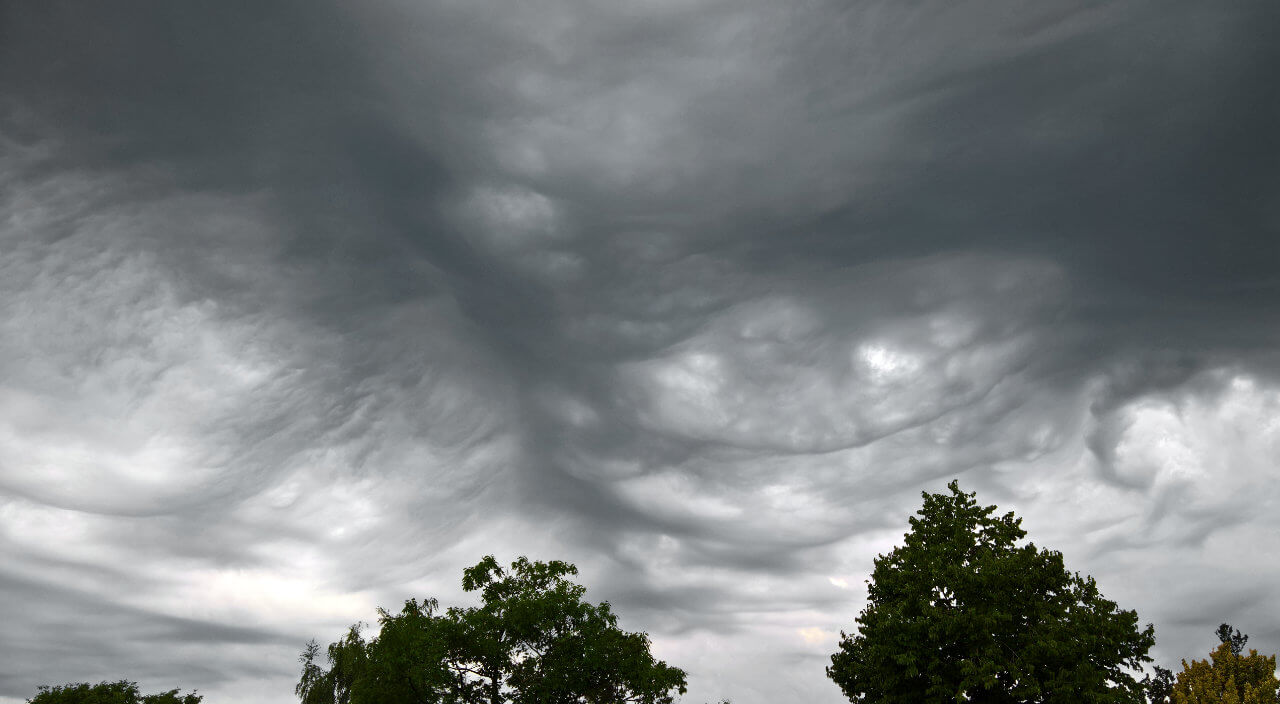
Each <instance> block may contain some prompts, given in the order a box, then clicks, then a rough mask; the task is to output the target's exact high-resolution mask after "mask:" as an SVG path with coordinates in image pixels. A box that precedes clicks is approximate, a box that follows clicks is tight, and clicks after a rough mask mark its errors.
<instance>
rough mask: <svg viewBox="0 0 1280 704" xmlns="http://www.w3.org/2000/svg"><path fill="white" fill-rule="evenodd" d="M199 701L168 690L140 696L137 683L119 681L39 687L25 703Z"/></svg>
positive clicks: (164, 703) (197, 697)
mask: <svg viewBox="0 0 1280 704" xmlns="http://www.w3.org/2000/svg"><path fill="white" fill-rule="evenodd" d="M201 699H203V697H201V696H200V695H198V694H196V693H195V692H191V693H190V694H180V693H179V692H178V690H176V689H171V690H169V691H168V692H160V693H159V694H146V695H144V694H142V693H140V692H139V691H138V684H137V683H136V682H130V681H128V680H120V681H119V682H99V683H98V684H89V683H88V682H73V683H71V684H62V685H57V686H54V687H50V686H48V685H42V686H40V687H39V688H38V693H37V694H36V696H34V697H32V698H30V699H28V700H27V702H28V704H200V700H201Z"/></svg>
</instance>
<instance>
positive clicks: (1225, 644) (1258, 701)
mask: <svg viewBox="0 0 1280 704" xmlns="http://www.w3.org/2000/svg"><path fill="white" fill-rule="evenodd" d="M1216 635H1217V636H1218V639H1219V640H1220V641H1221V643H1220V644H1219V645H1218V647H1217V648H1215V649H1214V650H1213V652H1211V653H1209V660H1194V661H1192V662H1191V664H1189V665H1188V664H1187V661H1186V660H1183V661H1182V672H1179V673H1178V679H1177V681H1176V682H1174V685H1173V691H1172V693H1171V695H1172V696H1171V697H1170V699H1171V701H1172V702H1173V704H1277V702H1280V680H1277V679H1276V656H1274V655H1270V656H1262V655H1259V654H1258V651H1256V650H1253V649H1250V650H1249V654H1248V655H1241V654H1240V653H1241V651H1242V650H1243V649H1244V644H1245V642H1246V641H1248V640H1249V636H1243V635H1241V634H1240V631H1236V632H1235V633H1234V634H1232V632H1231V626H1229V625H1227V624H1225V623H1224V624H1222V625H1221V626H1219V627H1218V630H1217V632H1216Z"/></svg>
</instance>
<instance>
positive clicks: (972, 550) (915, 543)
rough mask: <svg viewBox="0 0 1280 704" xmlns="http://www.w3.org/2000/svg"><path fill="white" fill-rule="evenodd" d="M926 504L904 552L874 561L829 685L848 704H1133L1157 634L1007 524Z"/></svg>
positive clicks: (942, 498) (937, 500)
mask: <svg viewBox="0 0 1280 704" xmlns="http://www.w3.org/2000/svg"><path fill="white" fill-rule="evenodd" d="M948 488H949V489H950V494H949V495H948V494H929V493H925V494H924V507H923V508H922V509H921V510H920V511H919V512H918V514H919V517H918V518H917V517H912V518H911V519H910V523H911V531H910V532H908V533H907V534H906V536H905V544H904V545H903V546H901V547H898V548H895V549H894V550H893V551H892V552H890V553H889V554H888V555H880V556H878V557H877V558H876V560H875V570H874V572H873V573H872V579H871V580H870V581H869V582H868V584H869V599H868V604H867V606H866V608H865V609H864V610H863V611H862V613H861V614H860V615H859V616H858V618H857V621H856V622H857V624H858V628H857V633H856V634H846V633H842V634H841V636H842V638H843V639H842V641H841V643H840V651H839V652H837V653H836V654H834V655H833V656H832V657H831V666H830V667H829V668H827V675H828V676H829V677H830V678H831V679H832V680H834V681H835V682H836V684H838V685H839V686H840V688H841V690H842V691H843V692H844V693H845V695H846V696H848V697H849V699H850V701H853V702H875V703H876V704H897V703H901V704H929V703H931V702H937V703H941V702H958V701H966V700H967V701H970V702H1044V703H1052V704H1057V703H1059V702H1061V703H1063V704H1066V703H1068V702H1070V703H1072V704H1076V703H1085V702H1093V703H1096V704H1112V703H1114V704H1122V703H1123V704H1128V703H1133V704H1139V703H1140V702H1142V701H1143V687H1142V685H1141V684H1140V683H1139V682H1137V681H1135V680H1134V678H1133V677H1132V675H1130V674H1129V671H1128V670H1134V669H1137V668H1139V667H1140V666H1141V664H1142V663H1143V662H1149V661H1150V658H1149V657H1147V651H1148V650H1149V649H1150V648H1151V646H1152V645H1153V644H1154V643H1155V635H1154V628H1153V627H1152V626H1150V625H1148V626H1147V627H1146V628H1145V629H1143V630H1139V628H1138V617H1137V614H1136V613H1135V612H1133V611H1122V610H1119V609H1118V608H1117V607H1116V604H1115V603H1114V602H1111V601H1108V600H1107V599H1104V598H1103V597H1102V596H1101V594H1099V592H1098V587H1097V585H1096V584H1095V583H1094V581H1093V579H1092V578H1091V577H1083V578H1082V577H1080V575H1079V574H1072V573H1069V572H1067V571H1066V569H1065V568H1064V567H1063V562H1062V555H1061V554H1060V553H1058V552H1053V551H1048V550H1041V549H1038V548H1036V546H1035V544H1033V543H1032V544H1026V545H1018V542H1019V541H1020V540H1022V538H1024V537H1025V536H1026V531H1024V530H1022V528H1021V519H1018V518H1015V517H1014V515H1013V514H1012V513H1008V514H1005V515H1003V516H993V515H992V514H993V512H994V511H995V508H996V507H995V506H986V507H983V506H979V505H978V504H977V502H976V500H975V499H974V494H965V493H963V492H961V491H960V489H959V487H958V485H957V483H956V482H954V481H953V482H951V483H950V484H949V485H948Z"/></svg>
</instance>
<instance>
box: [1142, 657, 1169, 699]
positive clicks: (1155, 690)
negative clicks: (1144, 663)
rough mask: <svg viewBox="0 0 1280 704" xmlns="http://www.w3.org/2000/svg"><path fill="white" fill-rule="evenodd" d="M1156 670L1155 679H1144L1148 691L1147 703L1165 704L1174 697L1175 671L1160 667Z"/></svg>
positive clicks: (1157, 666)
mask: <svg viewBox="0 0 1280 704" xmlns="http://www.w3.org/2000/svg"><path fill="white" fill-rule="evenodd" d="M1154 669H1155V672H1156V676H1155V677H1149V676H1148V677H1144V678H1143V679H1142V682H1143V684H1144V685H1145V686H1146V689H1147V701H1148V702H1149V703H1150V704H1165V702H1167V701H1169V698H1170V697H1172V696H1173V671H1172V670H1169V669H1167V668H1164V667H1160V666H1159V665H1156V666H1155V668H1154Z"/></svg>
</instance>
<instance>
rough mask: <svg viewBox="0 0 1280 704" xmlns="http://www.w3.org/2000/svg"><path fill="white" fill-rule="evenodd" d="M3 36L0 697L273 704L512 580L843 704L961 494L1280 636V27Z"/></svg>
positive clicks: (1002, 16)
mask: <svg viewBox="0 0 1280 704" xmlns="http://www.w3.org/2000/svg"><path fill="white" fill-rule="evenodd" d="M113 5H114V6H113ZM0 13H2V15H0V96H3V97H2V98H0V194H3V195H0V252H2V253H3V257H0V536H3V542H0V544H2V545H3V546H4V547H3V551H4V552H3V555H4V558H5V559H4V560H3V561H2V562H0V564H3V565H4V566H3V567H0V591H3V594H4V596H5V598H4V599H0V602H3V603H5V604H8V605H11V606H10V609H9V611H7V612H6V619H7V622H8V623H12V624H14V629H15V630H13V631H12V633H13V634H14V635H12V636H11V637H10V638H6V639H5V640H4V643H3V644H2V645H0V648H3V653H4V655H5V657H4V660H5V662H6V665H5V670H4V672H3V673H0V697H11V698H15V699H14V700H15V701H16V700H17V699H18V698H23V697H26V696H29V695H30V694H31V693H32V692H33V691H34V688H35V685H37V684H39V683H41V682H54V681H61V680H72V679H95V678H114V677H129V678H134V679H139V680H141V681H142V683H143V684H144V685H145V687H144V688H152V689H154V688H170V687H173V686H183V687H199V688H201V690H202V691H203V692H205V693H207V694H208V695H209V696H210V699H211V700H212V699H228V700H237V701H248V702H253V701H262V702H268V701H270V702H275V701H284V700H287V699H288V698H289V696H290V692H291V686H292V680H291V677H292V672H293V669H294V660H293V658H294V657H295V656H296V650H297V649H299V648H300V647H301V645H302V644H303V643H304V642H305V641H306V640H307V639H308V638H311V637H317V638H321V639H325V638H334V637H336V636H337V635H338V634H339V633H340V632H341V628H342V627H343V625H345V624H347V623H350V622H352V621H354V620H357V619H367V618H369V617H370V616H371V615H372V614H373V608H374V606H375V605H378V604H381V605H385V606H393V605H394V604H395V603H396V602H398V601H399V600H401V599H403V598H407V597H408V596H412V595H417V596H422V595H435V596H439V597H440V598H441V599H442V600H443V601H446V602H447V601H450V600H457V599H461V598H463V595H461V594H460V591H459V585H458V584H457V577H458V574H459V568H461V567H462V566H464V565H466V564H469V563H470V562H471V561H474V560H475V559H476V558H478V557H479V556H480V555H482V554H485V553H490V552H494V553H498V554H499V556H500V557H501V556H514V555H516V554H521V553H529V554H531V555H534V556H540V557H546V558H551V557H556V558H564V559H569V560H572V561H574V562H576V563H578V564H579V565H580V566H581V567H582V569H583V578H584V581H585V583H586V584H588V586H589V588H590V592H589V594H591V595H592V596H593V597H595V598H608V599H610V600H612V601H613V602H614V604H615V605H616V606H617V609H618V611H619V612H620V613H621V614H622V617H623V620H624V622H625V623H626V625H628V626H629V627H633V628H643V629H646V630H648V631H650V633H651V634H652V635H653V638H654V641H655V646H656V648H657V649H658V650H659V652H660V654H661V655H662V656H663V657H667V658H669V659H670V660H672V661H673V662H675V663H676V664H679V665H682V666H685V667H688V668H689V669H690V671H691V673H692V677H691V683H692V685H693V691H692V692H691V695H690V697H689V701H703V700H709V699H712V698H715V697H722V696H724V697H730V698H732V699H733V700H734V701H736V702H742V703H744V704H750V703H751V702H762V701H814V702H835V701H838V699H839V694H838V692H836V691H835V688H834V687H831V686H830V685H829V683H827V682H826V681H825V679H824V678H823V676H822V667H823V664H824V662H825V658H826V655H827V654H828V653H830V652H831V651H832V650H833V648H834V645H835V641H836V637H837V632H838V631H839V630H840V629H841V628H845V629H848V628H849V627H850V626H851V624H852V618H853V616H854V615H855V614H856V613H857V611H858V609H859V608H860V607H861V604H862V602H861V599H862V598H863V592H862V586H861V585H862V580H863V579H865V578H866V576H867V573H868V571H869V569H870V563H871V558H872V557H873V556H874V555H875V554H876V553H877V552H883V551H885V550H887V549H889V548H890V547H891V546H892V545H893V544H895V542H896V541H897V540H899V539H900V536H901V533H902V532H903V531H904V530H905V528H906V522H905V521H906V517H907V516H908V515H909V514H910V513H911V512H912V511H914V510H915V508H916V507H917V505H918V492H919V491H920V490H921V489H929V490H936V489H937V488H938V487H941V486H942V485H943V484H944V483H945V482H946V481H947V480H948V479H950V478H951V477H955V476H960V477H961V480H962V483H963V484H964V486H966V487H971V488H975V489H977V490H978V491H979V492H980V497H981V498H982V499H984V500H986V501H990V502H994V503H998V504H1000V505H1001V507H1002V508H1009V509H1013V510H1017V511H1019V513H1020V514H1022V515H1024V516H1026V519H1027V527H1028V528H1029V530H1030V531H1031V535H1032V537H1033V538H1034V539H1035V540H1036V541H1037V542H1038V543H1040V544H1045V545H1050V546H1053V547H1058V548H1060V549H1062V550H1063V551H1064V553H1065V554H1066V558H1067V561H1068V564H1070V565H1071V566H1072V568H1073V569H1079V570H1081V571H1085V572H1089V573H1092V574H1095V575H1096V576H1098V578H1099V579H1100V581H1101V584H1102V586H1103V588H1104V591H1105V592H1106V593H1107V594H1108V596H1110V597H1112V598H1115V599H1117V600H1118V601H1119V602H1120V603H1121V604H1122V605H1124V606H1129V607H1134V608H1138V609H1139V611H1140V615H1141V616H1142V618H1143V619H1144V620H1153V621H1155V622H1156V624H1157V628H1158V629H1159V635H1160V645H1159V646H1158V652H1157V655H1158V656H1159V657H1160V658H1161V659H1162V660H1163V661H1164V662H1165V664H1170V663H1176V662H1177V660H1178V659H1179V658H1181V657H1196V656H1200V655H1201V654H1202V653H1203V651H1205V650H1207V648H1208V646H1209V645H1211V643H1210V642H1209V641H1210V640H1211V637H1210V636H1209V633H1210V630H1211V629H1212V628H1213V627H1214V626H1216V625H1217V623H1219V622H1220V621H1223V620H1229V621H1232V622H1233V623H1236V625H1238V626H1240V627H1241V628H1243V629H1244V630H1245V631H1247V632H1249V633H1251V634H1252V635H1253V636H1254V638H1253V640H1252V641H1251V644H1252V643H1253V642H1257V644H1258V645H1259V647H1262V648H1263V649H1267V648H1271V649H1276V648H1280V645H1276V643H1277V640H1276V637H1275V634H1276V632H1277V629H1280V624H1277V623H1276V622H1275V619H1274V616H1273V615H1272V614H1269V613H1267V612H1266V611H1265V610H1264V609H1263V608H1262V604H1263V603H1264V602H1262V601H1260V598H1259V595H1261V594H1265V593H1266V590H1267V589H1269V588H1270V587H1272V586H1273V585H1274V584H1275V583H1276V578H1277V577H1278V576H1280V575H1278V574H1277V573H1276V572H1275V571H1274V570H1272V569H1270V568H1266V567H1265V566H1263V565H1265V564H1272V563H1274V562H1275V561H1274V560H1266V559H1265V557H1266V556H1267V555H1270V554H1271V552H1274V548H1275V546H1274V545H1273V544H1272V542H1273V541H1271V542H1269V541H1267V540H1266V539H1265V536H1269V535H1271V534H1273V533H1274V532H1275V528H1276V526H1275V519H1274V516H1275V515H1276V513H1275V511H1274V503H1275V499H1276V496H1275V491H1274V490H1273V489H1272V488H1271V484H1272V482H1270V478H1271V475H1272V474H1273V473H1274V457H1275V456H1276V451H1277V450H1278V449H1280V429H1278V428H1277V426H1276V425H1275V423H1274V418H1275V417H1277V413H1276V411H1277V404H1280V379H1278V378H1277V369H1278V368H1280V365H1278V362H1280V359H1278V358H1277V356H1276V354H1275V352H1274V350H1275V349H1276V343H1277V333H1276V331H1277V330H1278V329H1280V327H1278V326H1277V322H1278V321H1277V320H1276V313H1275V310H1278V309H1280V307H1277V305H1276V304H1277V303H1280V301H1277V296H1278V294H1280V286H1278V284H1277V278H1276V274H1275V272H1276V270H1277V264H1280V250H1278V249H1277V247H1280V245H1278V244H1277V243H1280V237H1276V234H1277V230H1278V229H1280V205H1278V204H1277V200H1276V196H1275V194H1276V193H1277V187H1280V183H1278V182H1277V172H1276V170H1275V169H1274V167H1272V166H1271V162H1273V161H1274V159H1267V158H1266V156H1267V155H1269V154H1272V153H1275V152H1277V151H1280V149H1277V147H1278V146H1280V145H1277V144H1276V136H1275V131H1274V130H1273V129H1272V128H1271V126H1272V125H1273V124H1275V123H1276V122H1277V118H1280V114H1278V113H1280V101H1278V100H1277V95H1276V92H1275V90H1274V89H1273V88H1271V86H1270V84H1271V82H1272V81H1270V80H1269V77H1270V75H1271V74H1272V73H1273V70H1272V69H1273V67H1274V66H1275V65H1277V64H1278V63H1280V62H1278V61H1277V58H1280V57H1277V56H1276V51H1277V50H1276V49H1275V48H1274V42H1269V41H1267V37H1266V29H1265V28H1267V27H1269V26H1273V25H1274V24H1275V20H1276V19H1277V18H1276V17H1275V16H1274V15H1275V10H1274V9H1273V8H1271V7H1270V6H1269V5H1268V4H1266V3H1261V2H1258V3H1245V4H1237V5H1233V6H1232V7H1229V8H1226V7H1217V6H1212V7H1210V6H1203V5H1200V4H1196V3H1178V4H1175V5H1169V4H1167V3H1165V4H1157V3H1149V2H1130V3H1120V4H1115V3H1098V4H1093V5H1077V6H1073V7H1066V6H1064V5H1057V6H1037V7H1036V8H1030V9H1029V8H1027V7H1025V6H1023V5H1021V4H1010V3H998V2H984V3H968V4H962V5H956V4H954V3H937V4H928V5H920V6H916V7H911V8H907V7H903V6H902V5H900V4H898V3H874V2H867V3H858V4H855V5H848V4H843V3H822V2H815V3H806V4H802V5H788V6H785V7H784V6H779V5H776V4H773V3H746V4H742V3H736V4H727V3H721V2H698V3H688V4H664V3H657V4H650V5H647V6H645V7H643V8H640V7H635V6H631V5H626V6H623V5H611V4H608V3H593V2H555V1H552V0H546V1H542V2H535V3H522V4H520V5H519V6H518V7H513V6H510V5H509V4H506V3H489V2H475V3H466V4H461V5H453V4H447V3H426V4H421V3H404V2H393V1H390V0H388V1H387V2H378V3H364V4H361V5H359V6H355V5H340V4H337V3H332V4H330V3H298V2H279V3H268V4H265V5H264V4H262V3H219V4H216V5H208V6H201V7H196V6H183V7H181V8H178V7H175V6H172V5H171V4H167V3H133V4H128V7H124V6H123V4H102V3H74V2H41V3H35V2H15V3H8V4H6V5H5V6H4V7H3V8H0ZM1244 545H1247V546H1250V548H1249V549H1248V550H1246V549H1245V548H1243V547H1240V546H1244ZM1224 584H1226V585H1229V588H1225V587H1224ZM1170 585H1176V586H1174V587H1171V586H1170ZM1189 609H1190V610H1189ZM41 614H46V615H47V614H64V615H65V614H74V619H73V622H72V621H59V620H57V619H54V618H53V617H52V616H42V615H41ZM51 619H53V620H51ZM162 642H163V643H164V644H165V646H164V648H163V649H164V650H165V652H166V653H168V655H167V656H166V657H163V658H158V659H157V658H154V657H150V655H149V654H151V653H154V652H155V651H156V650H157V644H159V643H162ZM50 662H54V663H56V667H54V669H50V665H49V663H50ZM139 662H145V663H147V664H146V665H145V667H144V666H139V665H137V663H139ZM140 668H141V669H140ZM153 685H154V686H153Z"/></svg>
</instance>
